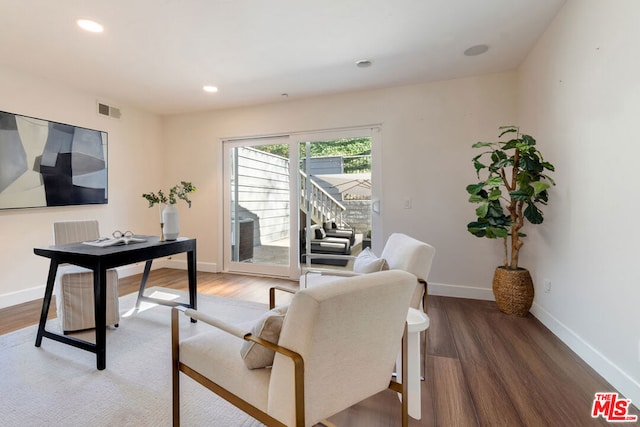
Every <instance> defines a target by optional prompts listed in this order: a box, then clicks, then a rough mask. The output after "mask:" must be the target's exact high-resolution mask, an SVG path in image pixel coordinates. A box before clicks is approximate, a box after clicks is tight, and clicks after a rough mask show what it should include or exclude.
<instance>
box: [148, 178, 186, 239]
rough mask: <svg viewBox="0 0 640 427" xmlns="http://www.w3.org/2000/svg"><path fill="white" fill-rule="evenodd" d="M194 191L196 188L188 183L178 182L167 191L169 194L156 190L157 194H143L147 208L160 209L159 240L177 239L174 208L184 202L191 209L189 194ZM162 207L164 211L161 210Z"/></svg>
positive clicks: (177, 229) (176, 213)
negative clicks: (154, 207) (179, 202)
mask: <svg viewBox="0 0 640 427" xmlns="http://www.w3.org/2000/svg"><path fill="white" fill-rule="evenodd" d="M195 191H196V187H195V186H194V185H193V184H192V183H191V182H188V181H180V184H177V185H174V186H173V187H171V188H170V189H169V194H168V195H167V194H165V192H164V191H162V190H158V192H157V193H144V194H143V195H142V197H144V198H145V199H146V200H147V201H148V202H149V207H152V206H154V205H156V204H157V205H159V208H160V228H161V230H162V235H161V236H160V240H161V241H164V240H165V239H166V240H176V239H177V238H178V233H179V226H178V211H177V209H176V207H175V205H176V203H178V200H184V201H185V202H186V203H187V205H189V207H191V199H189V196H188V195H189V194H190V193H193V192H195ZM163 206H164V209H163Z"/></svg>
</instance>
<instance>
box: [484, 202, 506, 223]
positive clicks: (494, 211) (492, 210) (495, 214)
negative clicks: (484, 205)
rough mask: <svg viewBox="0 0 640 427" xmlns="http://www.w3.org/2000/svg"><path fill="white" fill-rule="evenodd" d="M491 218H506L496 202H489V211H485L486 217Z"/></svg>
mask: <svg viewBox="0 0 640 427" xmlns="http://www.w3.org/2000/svg"><path fill="white" fill-rule="evenodd" d="M486 216H489V217H491V218H500V219H501V218H506V216H505V214H504V211H503V210H502V205H501V204H500V201H498V200H492V201H491V202H489V210H488V211H487V215H486Z"/></svg>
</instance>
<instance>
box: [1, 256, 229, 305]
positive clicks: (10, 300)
mask: <svg viewBox="0 0 640 427" xmlns="http://www.w3.org/2000/svg"><path fill="white" fill-rule="evenodd" d="M144 264H145V263H144V262H138V263H135V264H131V265H125V266H123V267H117V268H116V270H118V276H119V277H128V276H133V275H135V274H142V272H143V271H144ZM159 268H175V269H179V270H186V269H187V261H183V260H174V259H157V260H154V261H153V264H151V270H157V269H159ZM197 270H198V271H205V272H208V273H217V272H218V270H217V264H216V263H209V262H199V263H198V266H197ZM44 288H45V285H44V284H43V285H41V286H35V287H33V288H29V289H24V290H21V291H15V292H9V293H6V294H2V295H0V308H6V307H11V306H13V305H18V304H22V303H25V302H29V301H33V300H37V299H40V298H42V297H43V296H44Z"/></svg>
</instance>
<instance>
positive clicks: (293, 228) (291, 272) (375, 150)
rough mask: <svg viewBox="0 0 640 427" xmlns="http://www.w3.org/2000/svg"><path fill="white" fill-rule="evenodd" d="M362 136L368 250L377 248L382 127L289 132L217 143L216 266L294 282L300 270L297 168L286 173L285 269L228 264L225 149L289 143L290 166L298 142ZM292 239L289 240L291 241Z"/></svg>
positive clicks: (296, 161)
mask: <svg viewBox="0 0 640 427" xmlns="http://www.w3.org/2000/svg"><path fill="white" fill-rule="evenodd" d="M362 136H366V137H369V138H370V139H371V160H372V163H371V165H372V166H371V180H372V183H373V186H372V187H373V188H372V194H371V206H372V209H371V227H372V248H373V250H374V251H376V250H378V249H377V248H379V247H381V244H382V243H380V236H382V235H383V234H382V233H383V230H382V228H383V227H382V217H381V207H380V204H381V200H382V173H383V171H382V125H381V124H374V125H366V126H354V127H348V128H335V129H326V130H316V131H305V132H292V133H287V134H274V135H262V136H255V137H241V138H240V137H238V138H222V139H221V140H220V153H221V156H220V159H221V161H220V168H219V175H218V176H219V178H220V185H219V187H218V188H219V191H220V192H221V193H220V194H221V199H222V201H223V203H221V204H219V212H218V214H219V216H218V218H220V221H219V224H218V235H219V236H222V239H220V241H219V245H218V248H219V250H218V265H220V266H222V268H221V269H219V270H221V271H223V272H230V273H241V274H242V273H244V274H256V275H265V276H275V277H283V278H289V279H291V280H298V279H299V277H300V274H301V271H302V267H303V266H302V265H300V261H299V260H300V248H299V242H298V239H299V232H298V230H300V227H301V226H304V225H302V224H299V218H300V215H299V209H300V197H299V194H298V192H299V189H300V182H299V173H298V170H297V168H293V167H291V168H290V170H289V180H290V181H289V189H290V191H289V203H290V208H289V213H290V218H291V220H290V221H289V239H290V241H289V266H288V267H283V266H274V265H267V264H252V263H241V262H232V261H231V245H230V244H229V243H228V242H230V241H231V227H230V226H227V223H228V222H229V212H230V201H229V197H228V195H227V191H228V190H229V178H230V176H229V173H228V172H229V171H228V165H227V163H228V160H227V159H228V157H227V156H228V155H229V150H230V149H231V148H234V147H240V146H251V145H268V144H289V147H290V149H289V161H290V164H293V165H298V164H299V163H300V158H299V150H298V147H299V145H300V143H301V142H314V141H328V140H333V139H341V138H355V137H362ZM292 240H293V241H292Z"/></svg>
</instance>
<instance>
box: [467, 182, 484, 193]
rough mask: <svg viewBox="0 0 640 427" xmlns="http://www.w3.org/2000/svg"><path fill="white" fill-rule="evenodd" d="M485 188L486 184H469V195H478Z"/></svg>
mask: <svg viewBox="0 0 640 427" xmlns="http://www.w3.org/2000/svg"><path fill="white" fill-rule="evenodd" d="M482 187H484V182H479V183H477V184H469V185H467V193H469V194H478V193H479V192H480V190H482Z"/></svg>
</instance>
